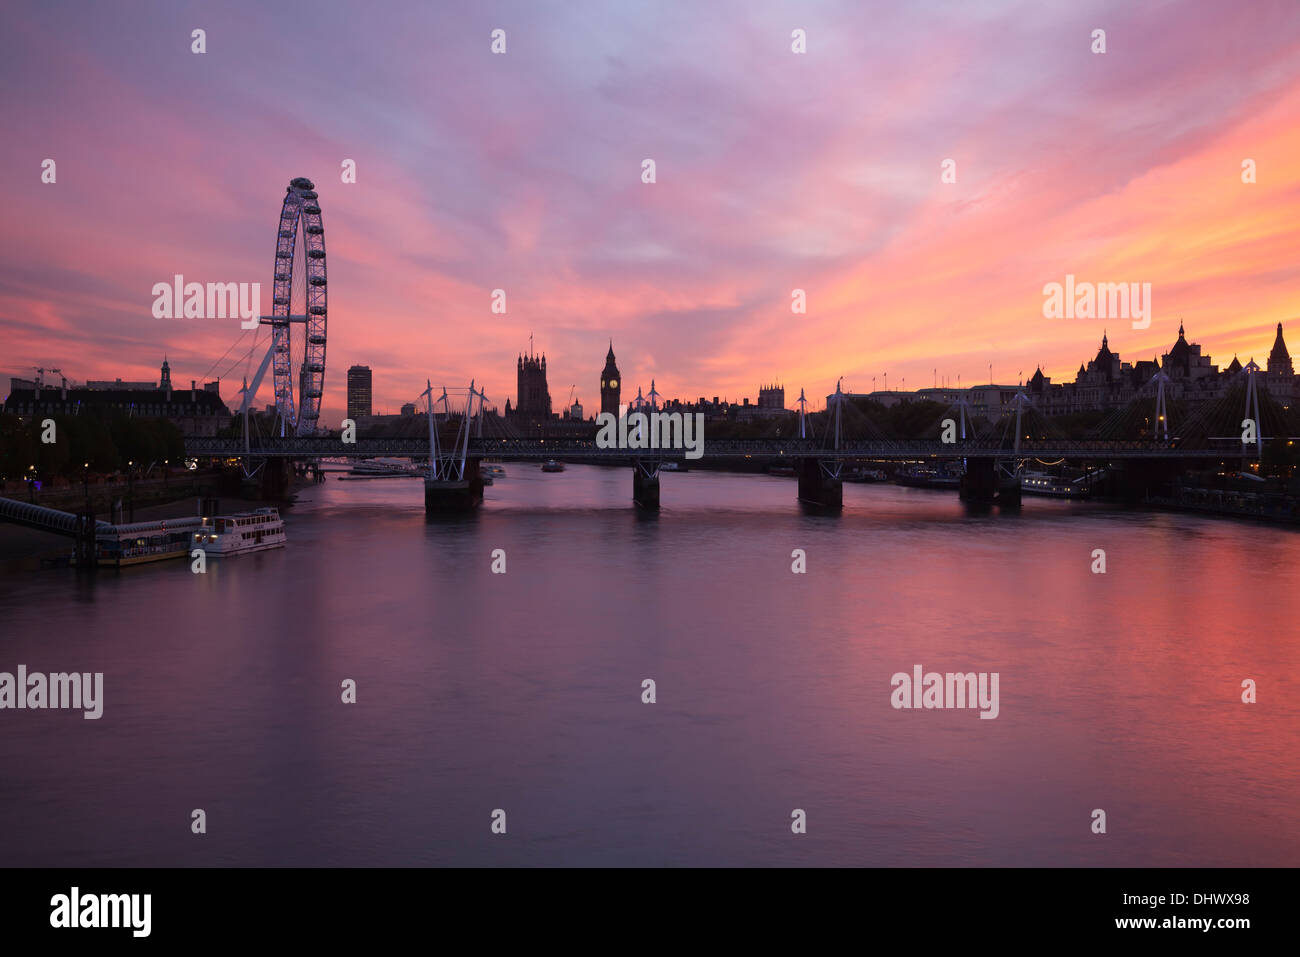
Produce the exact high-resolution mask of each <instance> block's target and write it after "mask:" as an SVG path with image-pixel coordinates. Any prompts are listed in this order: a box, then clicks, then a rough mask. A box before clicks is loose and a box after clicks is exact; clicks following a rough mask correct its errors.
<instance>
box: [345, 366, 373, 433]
mask: <svg viewBox="0 0 1300 957" xmlns="http://www.w3.org/2000/svg"><path fill="white" fill-rule="evenodd" d="M373 396H374V393H373V390H372V388H371V376H370V366H353V367H352V368H350V369H348V418H349V419H354V420H355V419H359V418H361V417H362V416H366V415H370V414H371V413H370V409H371V404H372V401H371V400H372V399H373Z"/></svg>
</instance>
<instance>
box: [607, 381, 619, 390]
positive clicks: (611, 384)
mask: <svg viewBox="0 0 1300 957" xmlns="http://www.w3.org/2000/svg"><path fill="white" fill-rule="evenodd" d="M609 387H610V388H611V389H617V388H618V380H617V379H610V380H609Z"/></svg>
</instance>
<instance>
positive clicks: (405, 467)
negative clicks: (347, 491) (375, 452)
mask: <svg viewBox="0 0 1300 957" xmlns="http://www.w3.org/2000/svg"><path fill="white" fill-rule="evenodd" d="M423 474H424V473H423V472H420V471H419V470H417V469H416V468H415V466H413V465H412V464H411V463H410V462H401V461H398V460H397V459H367V460H365V461H364V462H357V463H356V464H355V465H353V466H352V468H351V469H349V470H348V474H347V475H340V476H339V479H340V480H341V481H354V480H356V479H377V478H419V477H421V476H422V475H423Z"/></svg>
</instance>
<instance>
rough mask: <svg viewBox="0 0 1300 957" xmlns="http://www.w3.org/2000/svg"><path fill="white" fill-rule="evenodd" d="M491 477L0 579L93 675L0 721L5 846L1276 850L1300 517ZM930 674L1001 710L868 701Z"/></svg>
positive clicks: (1290, 735)
mask: <svg viewBox="0 0 1300 957" xmlns="http://www.w3.org/2000/svg"><path fill="white" fill-rule="evenodd" d="M505 468H506V471H507V473H508V476H507V477H506V478H504V479H498V480H497V483H496V484H495V485H494V486H492V487H490V488H488V489H487V490H486V501H485V504H484V506H483V508H482V509H481V510H479V512H478V513H477V514H475V515H473V516H472V517H468V518H459V519H449V520H439V521H436V522H430V521H426V518H425V514H424V510H423V498H422V488H421V484H420V483H419V482H418V481H410V480H403V479H395V480H375V481H347V482H345V481H337V480H336V479H334V478H331V479H330V480H329V481H328V482H326V483H324V484H321V485H319V486H315V487H311V488H308V489H307V490H305V491H304V492H303V493H302V494H301V495H300V496H299V498H298V501H297V503H296V504H295V505H294V506H293V507H292V508H291V509H288V510H286V511H285V513H284V514H285V516H286V523H287V528H288V538H289V544H288V546H287V547H286V548H283V549H279V550H276V551H271V552H263V553H259V554H253V555H245V556H242V557H235V558H230V559H226V560H223V561H212V562H210V563H209V566H208V570H207V573H206V574H203V575H196V574H192V573H191V571H190V568H189V565H188V564H187V563H182V562H179V561H174V562H168V563H162V564H157V565H152V566H142V567H136V568H130V569H125V570H122V571H112V570H101V571H99V572H98V573H96V574H94V575H77V574H76V573H75V572H74V571H71V570H66V569H55V570H48V569H47V570H41V571H34V570H33V571H29V570H22V571H19V570H9V571H6V572H4V573H3V574H2V575H0V622H2V624H0V671H6V672H13V671H14V670H15V669H16V668H17V666H18V665H20V664H21V665H25V666H26V667H27V669H28V671H42V672H63V671H68V672H73V671H75V672H103V674H104V678H103V716H102V717H101V718H100V719H98V720H84V719H83V717H82V715H81V713H80V712H79V711H52V710H47V711H31V710H23V711H18V710H5V711H0V865H67V866H86V865H91V866H95V865H180V866H187V865H272V866H274V865H363V866H364V865H543V864H554V865H737V866H739V865H746V866H748V865H904V866H907V865H927V866H932V865H995V866H1006V865H1010V866H1017V865H1098V866H1100V865H1119V866H1144V865H1150V866H1184V865H1209V866H1227V865H1234V866H1235V865H1268V866H1284V865H1285V866H1295V865H1296V864H1297V863H1300V826H1298V825H1300V812H1298V811H1297V802H1296V795H1297V793H1300V704H1298V702H1300V643H1298V642H1297V627H1296V622H1297V613H1298V612H1300V598H1298V597H1297V587H1296V583H1297V582H1300V532H1297V531H1293V530H1287V529H1278V528H1271V527H1266V526H1259V525H1252V524H1246V523H1238V522H1233V521H1227V520H1221V519H1208V518H1202V517H1197V516H1188V515H1180V514H1163V513H1149V512H1140V511H1128V510H1122V509H1119V508H1114V507H1108V506H1104V505H1099V504H1095V503H1078V502H1075V503H1071V502H1064V501H1057V500H1049V499H1037V498H1028V497H1027V498H1026V499H1025V502H1024V507H1023V509H1022V510H1021V512H1020V513H1018V514H1013V515H1008V514H1000V513H998V512H997V511H994V512H992V513H990V514H985V515H973V514H970V513H968V512H967V511H966V510H965V509H964V508H963V506H962V505H961V504H960V503H959V501H958V499H957V496H956V494H955V493H952V492H946V493H945V492H935V491H928V490H921V489H905V488H899V487H895V486H891V485H846V486H845V489H844V505H845V507H844V511H843V512H842V514H839V515H837V516H824V515H814V514H808V513H805V512H804V511H803V510H801V508H800V507H799V506H798V505H797V503H796V501H795V481H794V480H793V479H787V478H777V477H771V476H760V475H752V476H742V475H726V474H720V473H710V472H689V473H681V474H671V473H666V474H664V475H663V476H662V500H663V509H662V511H661V512H660V513H659V514H657V515H647V514H644V513H641V512H639V511H638V510H637V509H635V508H634V507H633V506H632V503H631V494H632V478H631V471H630V469H628V468H618V469H602V468H596V467H586V466H570V467H569V468H568V470H567V471H566V472H564V473H563V474H544V473H542V472H541V471H540V470H539V469H538V468H537V467H536V466H535V465H528V464H524V463H507V464H506V465H505ZM223 505H224V506H225V507H226V508H227V509H231V508H236V507H238V508H246V507H251V506H245V505H240V506H236V504H235V503H234V502H230V501H226V502H223ZM496 549H501V550H504V561H505V566H506V571H505V574H494V573H493V571H492V565H493V551H494V550H496ZM796 549H801V550H803V552H804V554H805V555H806V567H807V571H806V573H804V574H795V573H793V572H792V570H791V566H792V562H793V561H794V559H793V558H792V553H793V552H794V551H795V550H796ZM1097 549H1103V550H1104V551H1105V556H1106V573H1105V574H1094V573H1093V571H1092V567H1093V566H1094V564H1095V559H1094V551H1095V550H1097ZM917 665H920V666H922V667H923V668H924V669H925V671H927V672H928V671H931V670H933V671H937V672H989V673H991V672H996V673H998V675H999V676H1000V684H999V687H1000V703H999V710H998V715H997V717H996V719H993V720H985V719H981V718H980V715H979V712H978V711H977V710H973V709H965V710H961V709H951V710H937V709H936V710H897V709H895V708H894V707H892V706H891V700H890V699H891V691H892V688H891V676H892V675H894V674H895V673H899V672H904V673H908V674H910V673H911V672H912V671H913V668H914V667H915V666H917ZM345 679H352V680H353V681H355V682H356V703H355V704H345V703H343V701H342V700H341V690H340V689H341V685H342V683H343V682H344V681H345ZM645 679H652V680H653V681H654V682H655V695H656V701H655V703H653V704H646V703H643V701H642V682H643V681H644V680H645ZM1244 679H1253V680H1254V681H1255V682H1256V684H1257V688H1258V691H1257V694H1258V701H1257V703H1254V704H1246V703H1243V702H1242V700H1241V696H1242V682H1243V680H1244ZM200 808H201V809H203V811H204V812H205V814H206V821H207V832H206V833H204V834H194V833H192V832H191V826H190V825H191V812H192V811H193V810H194V809H200ZM497 809H500V810H503V811H504V812H505V814H506V821H507V826H506V833H505V834H494V833H493V832H492V830H491V824H492V815H493V812H494V811H495V810H497ZM795 809H800V810H802V811H804V812H805V814H806V819H807V833H805V834H795V833H792V829H791V821H792V812H793V811H794V810H795ZM1095 809H1101V810H1104V811H1105V815H1106V833H1105V834H1097V833H1093V829H1092V822H1093V812H1094V810H1095Z"/></svg>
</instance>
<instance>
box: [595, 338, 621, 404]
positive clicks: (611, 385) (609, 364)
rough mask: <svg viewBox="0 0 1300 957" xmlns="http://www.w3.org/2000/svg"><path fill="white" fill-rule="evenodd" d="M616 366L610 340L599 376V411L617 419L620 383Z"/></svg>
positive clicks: (612, 344) (612, 343)
mask: <svg viewBox="0 0 1300 957" xmlns="http://www.w3.org/2000/svg"><path fill="white" fill-rule="evenodd" d="M621 378H622V376H620V375H619V372H618V366H617V365H615V364H614V342H613V340H610V343H609V353H608V354H607V355H606V356H605V370H604V371H603V372H602V373H601V374H600V411H601V412H608V413H609V414H610V415H612V416H614V418H616V419H617V418H618V394H619V389H620V388H621V387H622V383H621V382H620V381H619V380H620V379H621Z"/></svg>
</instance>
